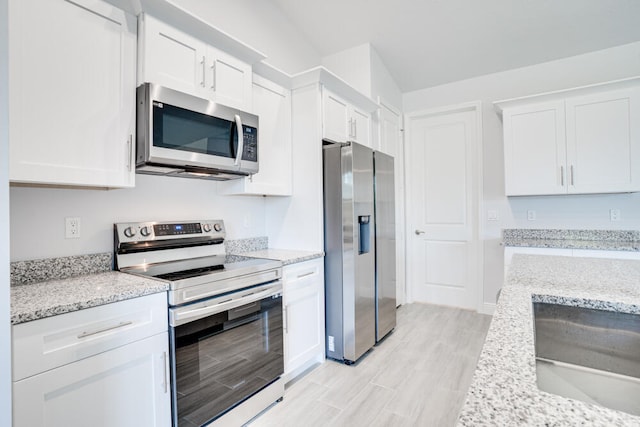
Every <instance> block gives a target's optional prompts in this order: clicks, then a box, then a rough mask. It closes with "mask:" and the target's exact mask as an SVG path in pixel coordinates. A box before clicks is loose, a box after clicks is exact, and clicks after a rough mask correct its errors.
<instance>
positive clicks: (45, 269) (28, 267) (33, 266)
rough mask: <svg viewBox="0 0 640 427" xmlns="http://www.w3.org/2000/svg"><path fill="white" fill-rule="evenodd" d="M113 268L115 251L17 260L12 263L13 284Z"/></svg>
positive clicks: (61, 277)
mask: <svg viewBox="0 0 640 427" xmlns="http://www.w3.org/2000/svg"><path fill="white" fill-rule="evenodd" d="M112 268H113V253H111V252H107V253H100V254H91V255H79V256H69V257H61V258H47V259H36V260H29V261H15V262H12V263H11V286H16V285H25V284H29V283H37V282H43V281H45V280H55V279H64V278H67V277H73V276H79V275H83V274H93V273H102V272H105V271H110V270H111V269H112Z"/></svg>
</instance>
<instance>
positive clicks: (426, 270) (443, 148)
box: [407, 109, 481, 309]
mask: <svg viewBox="0 0 640 427" xmlns="http://www.w3.org/2000/svg"><path fill="white" fill-rule="evenodd" d="M476 111H477V110H475V109H472V110H470V111H462V112H460V111H459V112H452V113H446V114H416V115H410V116H409V117H408V130H409V139H408V146H407V154H408V159H407V161H408V166H409V167H408V171H407V200H408V204H409V206H408V209H407V210H408V215H409V217H408V218H409V227H408V230H407V241H408V248H410V249H411V250H410V251H409V252H408V253H407V260H408V264H409V271H410V274H411V279H410V280H409V283H408V291H409V295H410V300H413V301H421V302H429V303H433V304H442V305H449V306H455V307H463V308H472V309H477V308H478V307H477V306H478V303H477V301H478V294H479V289H478V284H479V283H481V281H480V280H479V271H478V268H477V266H478V247H479V245H478V241H477V239H478V237H477V236H478V232H477V231H478V230H477V227H478V214H477V212H478V209H477V203H478V192H479V188H480V187H479V185H478V183H479V182H481V181H479V179H480V176H479V174H478V170H479V169H478V164H477V163H478V161H477V159H478V156H477V153H478V141H477V139H478V136H477V135H478V132H477V129H476V126H477V120H476V115H477V114H478V113H477V112H476Z"/></svg>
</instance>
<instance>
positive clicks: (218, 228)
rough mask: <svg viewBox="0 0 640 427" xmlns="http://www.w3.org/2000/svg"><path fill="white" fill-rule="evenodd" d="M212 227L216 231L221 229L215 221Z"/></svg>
mask: <svg viewBox="0 0 640 427" xmlns="http://www.w3.org/2000/svg"><path fill="white" fill-rule="evenodd" d="M213 229H214V230H216V231H217V232H220V231H221V230H222V226H221V225H220V224H219V223H217V222H216V223H215V224H213Z"/></svg>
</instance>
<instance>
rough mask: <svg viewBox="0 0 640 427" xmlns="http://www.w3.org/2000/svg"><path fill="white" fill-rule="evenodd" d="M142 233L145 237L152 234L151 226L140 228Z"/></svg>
mask: <svg viewBox="0 0 640 427" xmlns="http://www.w3.org/2000/svg"><path fill="white" fill-rule="evenodd" d="M140 234H142V235H143V236H144V237H147V236H149V235H150V234H151V228H149V227H142V228H141V229H140Z"/></svg>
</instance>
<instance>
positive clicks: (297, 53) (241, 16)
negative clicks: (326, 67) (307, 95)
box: [174, 0, 320, 74]
mask: <svg viewBox="0 0 640 427" xmlns="http://www.w3.org/2000/svg"><path fill="white" fill-rule="evenodd" d="M174 3H176V4H177V5H178V6H181V7H183V8H184V9H186V10H188V11H189V12H191V13H193V14H195V15H197V16H199V17H200V18H202V19H203V20H205V21H207V22H209V23H210V24H212V25H213V26H215V27H217V28H219V29H221V30H222V31H225V32H226V33H228V34H230V35H232V36H233V37H235V38H237V39H238V40H241V41H242V42H244V43H246V44H248V45H249V46H251V47H253V48H255V49H258V50H259V51H261V52H262V53H264V54H265V55H266V56H267V60H266V61H267V62H268V63H269V64H271V65H273V66H275V67H277V68H279V69H281V70H283V71H286V72H287V73H289V74H295V73H298V72H300V71H304V70H306V69H309V68H311V67H315V66H317V65H319V64H320V54H319V53H318V51H317V50H316V48H315V47H314V46H313V45H312V44H311V43H310V42H309V41H308V40H307V38H306V37H305V36H304V35H303V34H302V32H300V31H299V30H298V29H297V28H296V27H295V26H294V24H293V23H292V22H291V21H289V19H288V18H287V17H286V16H285V15H284V13H283V12H282V11H281V10H280V9H279V8H278V7H277V6H276V5H275V4H274V3H273V2H270V1H256V0H207V1H203V0H174Z"/></svg>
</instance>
